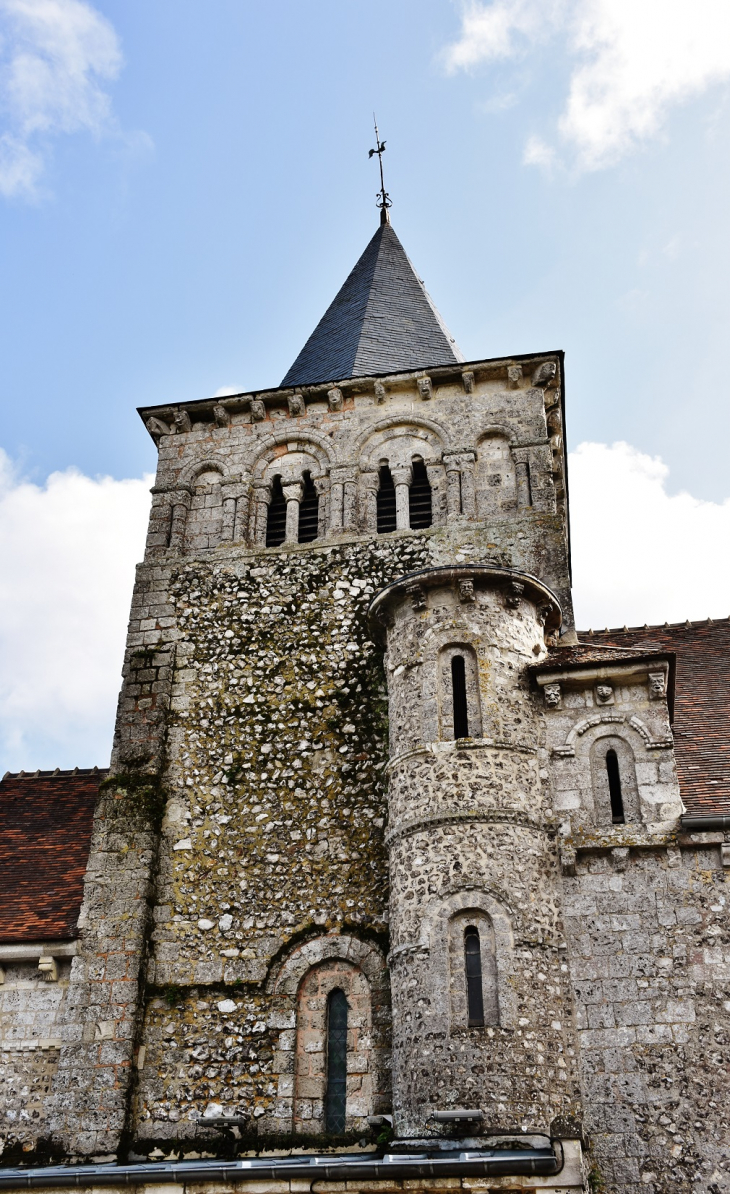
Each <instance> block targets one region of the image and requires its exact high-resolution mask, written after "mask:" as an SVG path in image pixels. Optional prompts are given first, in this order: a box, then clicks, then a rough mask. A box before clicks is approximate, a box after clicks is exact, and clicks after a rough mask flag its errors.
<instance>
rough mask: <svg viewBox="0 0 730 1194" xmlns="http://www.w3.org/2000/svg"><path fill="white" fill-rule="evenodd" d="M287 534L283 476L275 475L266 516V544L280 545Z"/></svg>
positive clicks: (270, 545)
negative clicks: (282, 485)
mask: <svg viewBox="0 0 730 1194" xmlns="http://www.w3.org/2000/svg"><path fill="white" fill-rule="evenodd" d="M285 535H286V500H285V498H284V491H283V490H282V488H281V477H274V480H273V481H272V483H271V501H270V502H269V512H268V515H267V518H266V546H267V547H279V546H280V545H281V544H282V543H283V542H284V537H285Z"/></svg>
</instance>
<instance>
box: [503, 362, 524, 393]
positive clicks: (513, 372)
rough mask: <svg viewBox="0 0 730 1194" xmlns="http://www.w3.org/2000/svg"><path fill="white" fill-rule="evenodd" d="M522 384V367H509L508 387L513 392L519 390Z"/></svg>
mask: <svg viewBox="0 0 730 1194" xmlns="http://www.w3.org/2000/svg"><path fill="white" fill-rule="evenodd" d="M521 383H522V365H508V366H507V385H508V386H509V388H510V389H511V390H518V389H519V388H520V385H521Z"/></svg>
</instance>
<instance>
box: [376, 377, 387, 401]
mask: <svg viewBox="0 0 730 1194" xmlns="http://www.w3.org/2000/svg"><path fill="white" fill-rule="evenodd" d="M373 389H374V393H375V401H376V403H377V404H378V406H382V405H383V403H384V402H385V400H386V399H387V397H388V393H387V391H386V389H385V386H384V385H383V383H382V381H376V383H375V386H374V387H373Z"/></svg>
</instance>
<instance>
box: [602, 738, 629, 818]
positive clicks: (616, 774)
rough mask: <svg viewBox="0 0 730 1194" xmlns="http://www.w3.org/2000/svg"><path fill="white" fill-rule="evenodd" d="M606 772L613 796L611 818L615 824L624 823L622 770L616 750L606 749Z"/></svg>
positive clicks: (611, 795)
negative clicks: (620, 769)
mask: <svg viewBox="0 0 730 1194" xmlns="http://www.w3.org/2000/svg"><path fill="white" fill-rule="evenodd" d="M606 772H607V774H608V792H609V795H610V797H611V820H612V821H613V823H614V825H623V824H624V823H625V821H626V817H625V816H624V798H623V793H622V792H621V772H620V771H619V766H618V755H617V754H616V751H615V750H607V751H606Z"/></svg>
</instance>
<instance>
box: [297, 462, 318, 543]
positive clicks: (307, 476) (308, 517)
mask: <svg viewBox="0 0 730 1194" xmlns="http://www.w3.org/2000/svg"><path fill="white" fill-rule="evenodd" d="M302 483H303V485H304V496H303V497H302V500H301V502H300V504H299V542H300V543H311V542H312V540H314V539H316V538H317V527H318V525H319V496H318V494H317V490H316V489H315V486H314V481H313V480H312V474H311V473H310V472H305V473H304V474H303V476H302Z"/></svg>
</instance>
